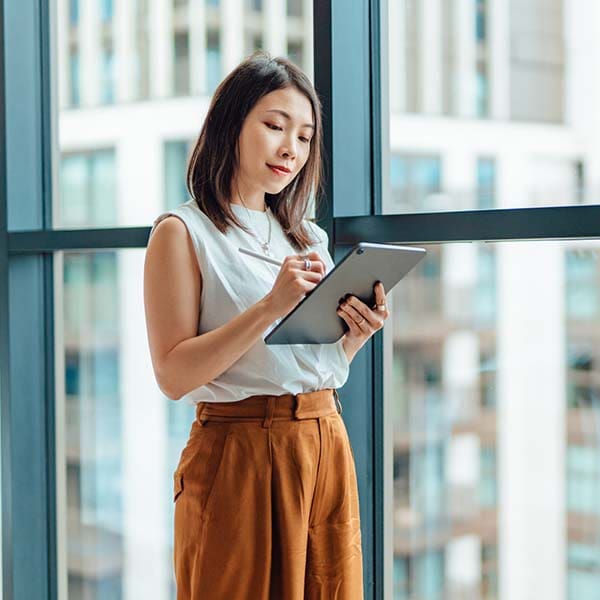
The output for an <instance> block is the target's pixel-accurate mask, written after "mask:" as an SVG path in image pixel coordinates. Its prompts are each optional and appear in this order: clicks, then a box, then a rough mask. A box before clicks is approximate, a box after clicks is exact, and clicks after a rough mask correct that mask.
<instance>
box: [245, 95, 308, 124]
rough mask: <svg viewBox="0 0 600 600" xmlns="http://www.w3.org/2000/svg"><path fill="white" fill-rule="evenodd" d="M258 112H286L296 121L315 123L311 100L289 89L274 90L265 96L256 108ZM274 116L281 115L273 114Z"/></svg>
mask: <svg viewBox="0 0 600 600" xmlns="http://www.w3.org/2000/svg"><path fill="white" fill-rule="evenodd" d="M254 108H255V109H256V110H257V111H261V112H269V111H284V112H285V113H287V114H289V115H290V117H291V118H292V119H293V120H294V121H298V122H302V124H305V123H311V124H312V123H313V112H312V105H311V103H310V100H309V99H308V98H307V97H306V96H305V95H304V94H303V93H301V92H299V91H298V90H297V89H295V88H292V87H288V88H283V89H279V90H274V91H273V92H269V93H268V94H266V95H264V96H263V97H262V98H261V99H260V100H259V101H258V102H257V103H256V106H255V107H254ZM273 114H281V113H276V112H273Z"/></svg>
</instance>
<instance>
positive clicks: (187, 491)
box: [144, 52, 388, 600]
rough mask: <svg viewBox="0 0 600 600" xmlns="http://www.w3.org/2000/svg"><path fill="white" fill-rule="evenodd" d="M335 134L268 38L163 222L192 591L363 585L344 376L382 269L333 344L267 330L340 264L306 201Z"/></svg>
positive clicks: (154, 271) (225, 598)
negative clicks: (183, 423)
mask: <svg viewBox="0 0 600 600" xmlns="http://www.w3.org/2000/svg"><path fill="white" fill-rule="evenodd" d="M321 137H322V130H321V111H320V105H319V100H318V98H317V95H316V93H315V90H314V88H313V87H312V85H311V83H310V81H309V80H308V78H307V77H306V75H304V74H303V73H302V71H300V70H299V69H298V68H297V67H296V66H294V65H293V64H292V63H291V62H289V61H288V60H286V59H284V58H271V57H270V56H269V55H268V54H266V53H264V52H256V53H254V54H253V55H252V56H250V57H249V58H248V59H246V60H245V61H244V62H242V63H241V64H240V65H239V66H238V67H237V68H236V69H235V70H234V71H232V72H231V73H230V74H229V75H228V76H227V78H226V79H225V80H224V81H223V82H222V83H221V85H220V86H219V87H218V89H217V90H216V92H215V94H214V97H213V99H212V103H211V105H210V108H209V111H208V114H207V116H206V119H205V122H204V125H203V127H202V130H201V132H200V136H199V138H198V141H197V143H196V146H195V148H194V151H193V153H192V156H191V159H190V163H189V166H188V172H187V185H188V189H189V191H190V195H191V197H192V200H189V201H188V202H186V203H185V204H182V205H181V206H179V207H177V208H176V209H174V210H171V211H168V212H166V213H163V214H161V215H160V216H159V217H158V218H157V219H156V220H155V222H154V225H153V228H152V231H151V238H150V241H149V243H148V248H147V252H146V262H145V267H144V299H145V308H146V321H147V328H148V339H149V344H150V352H151V357H152V364H153V368H154V372H155V375H156V379H157V382H158V385H159V386H160V388H161V389H162V390H163V392H164V393H165V394H166V395H167V396H168V397H170V398H172V399H180V398H185V399H186V400H187V401H188V402H192V403H194V404H195V405H196V419H195V420H194V422H193V424H192V428H191V432H190V437H189V440H188V443H187V445H186V446H185V448H184V449H183V451H182V453H181V457H180V460H179V464H178V466H177V469H176V471H175V474H174V500H175V547H174V566H175V578H176V581H177V598H178V600H184V599H185V600H243V599H249V600H263V599H264V600H266V599H277V600H300V599H302V598H314V599H316V598H319V599H325V598H326V599H327V600H350V599H352V600H354V599H359V598H362V597H363V582H362V554H361V535H360V520H359V504H358V489H357V483H356V472H355V466H354V457H353V453H352V450H351V447H350V442H349V439H348V435H347V432H346V428H345V425H344V422H343V420H342V418H341V417H340V413H341V406H340V405H339V400H338V398H337V393H336V388H338V387H340V386H341V385H343V384H344V383H345V381H346V379H347V376H348V369H349V364H350V362H351V361H352V358H353V357H354V355H355V354H356V352H357V351H358V350H359V348H360V347H361V346H362V345H363V344H364V343H365V342H366V341H367V340H368V339H369V338H370V337H371V335H373V333H374V332H375V331H376V330H378V329H380V328H381V327H382V326H383V322H384V320H385V319H386V318H387V317H388V312H387V309H386V307H385V293H384V289H383V286H382V285H381V284H380V283H378V284H377V285H376V286H375V298H376V303H377V305H378V306H377V307H369V306H366V305H365V304H363V303H362V302H361V301H359V300H358V299H357V298H356V297H353V296H352V297H349V298H348V300H347V301H343V300H344V299H341V300H342V301H343V302H342V304H341V307H340V308H339V309H338V311H337V314H338V315H339V317H341V318H342V319H343V320H344V321H345V323H346V324H347V326H348V328H347V331H346V334H345V335H344V336H343V338H342V339H341V340H340V341H339V342H337V343H335V344H315V345H289V346H267V345H266V344H265V343H264V341H263V338H264V337H265V336H266V334H267V333H268V332H269V331H270V330H271V329H272V328H273V327H274V326H275V325H276V324H277V323H278V322H279V321H280V320H281V318H282V317H284V316H285V315H286V314H287V313H289V312H290V311H291V310H292V309H293V308H294V307H295V306H296V305H297V304H298V302H300V300H301V299H302V298H303V297H304V296H305V294H306V293H307V292H310V291H311V290H312V289H313V288H314V287H315V286H316V285H317V284H318V283H319V281H320V280H321V279H322V277H323V276H324V275H325V273H326V272H328V271H329V270H330V269H331V268H332V267H333V261H332V259H331V256H330V255H329V252H328V245H327V244H328V239H327V235H326V232H325V231H324V230H323V229H322V228H320V227H318V226H317V225H316V224H315V223H313V222H311V221H308V220H307V219H306V218H305V213H306V210H307V206H308V202H309V199H310V197H311V195H313V196H315V195H316V194H317V192H318V191H319V189H320V170H321ZM240 247H245V248H247V249H250V250H252V251H254V252H259V253H264V254H265V256H268V255H270V256H272V257H274V258H277V259H279V260H283V265H282V266H281V267H277V266H274V265H272V264H270V263H268V262H266V261H262V260H259V259H257V258H255V257H252V256H248V255H245V254H242V253H240V252H239V248H240ZM331 318H332V319H333V318H336V316H335V315H333V314H332V315H331ZM338 409H339V410H338Z"/></svg>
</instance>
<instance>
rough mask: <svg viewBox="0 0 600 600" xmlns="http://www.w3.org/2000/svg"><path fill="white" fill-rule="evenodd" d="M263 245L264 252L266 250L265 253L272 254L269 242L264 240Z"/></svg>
mask: <svg viewBox="0 0 600 600" xmlns="http://www.w3.org/2000/svg"><path fill="white" fill-rule="evenodd" d="M261 247H262V249H263V252H264V253H265V254H271V250H270V248H269V244H268V242H263V243H262V244H261Z"/></svg>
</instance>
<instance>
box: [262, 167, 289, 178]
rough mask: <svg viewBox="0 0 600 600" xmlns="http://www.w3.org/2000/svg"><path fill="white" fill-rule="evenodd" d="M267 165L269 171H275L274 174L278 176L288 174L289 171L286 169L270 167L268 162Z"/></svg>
mask: <svg viewBox="0 0 600 600" xmlns="http://www.w3.org/2000/svg"><path fill="white" fill-rule="evenodd" d="M267 167H269V169H271V171H273V173H275V174H276V175H279V177H285V176H286V175H289V173H288V172H287V171H282V170H281V169H278V168H277V167H272V166H271V165H269V164H267Z"/></svg>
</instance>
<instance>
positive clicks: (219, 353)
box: [144, 217, 277, 400]
mask: <svg viewBox="0 0 600 600" xmlns="http://www.w3.org/2000/svg"><path fill="white" fill-rule="evenodd" d="M201 291H202V274H201V272H200V267H199V265H198V261H197V259H196V253H195V250H194V246H193V243H192V240H191V239H190V237H189V234H188V231H187V228H186V226H185V225H184V223H183V222H182V221H181V220H180V219H179V218H177V217H173V218H170V217H167V218H165V219H164V220H163V221H162V222H161V223H159V224H158V225H157V227H156V228H155V230H154V232H153V235H152V237H151V238H150V241H149V242H148V248H147V250H146V258H145V263H144V305H145V311H146V327H147V331H148V341H149V345H150V354H151V357H152V366H153V369H154V373H155V377H156V381H157V383H158V385H159V387H160V389H161V390H162V391H163V393H164V394H165V395H166V396H167V397H169V398H172V399H174V400H179V399H180V398H181V397H182V396H183V395H185V394H186V393H187V392H189V391H191V390H193V389H195V388H197V387H200V386H202V385H205V384H206V383H208V382H209V381H212V380H213V379H215V378H216V377H218V376H219V375H220V374H221V373H223V372H224V371H226V370H227V369H228V368H229V367H230V366H231V365H232V364H233V363H234V362H235V361H236V360H238V359H239V358H240V357H241V356H242V355H243V354H244V353H245V352H247V351H248V350H249V349H250V348H251V347H252V346H253V345H254V344H255V343H256V342H257V341H258V340H259V339H260V337H261V335H262V334H263V332H264V331H265V330H266V329H267V328H268V327H269V325H271V324H272V323H273V321H275V319H276V318H277V316H276V315H275V314H274V311H273V310H272V307H271V300H270V297H269V296H266V297H265V298H264V299H263V300H261V301H259V302H257V303H256V304H254V305H253V306H251V307H250V308H249V309H248V310H246V311H245V312H243V313H241V314H239V315H238V316H237V317H235V318H233V319H232V320H231V321H229V322H228V323H226V324H225V325H223V326H221V327H218V328H217V329H214V330H212V331H209V332H207V333H204V334H202V335H197V332H198V320H199V318H200V294H201Z"/></svg>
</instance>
